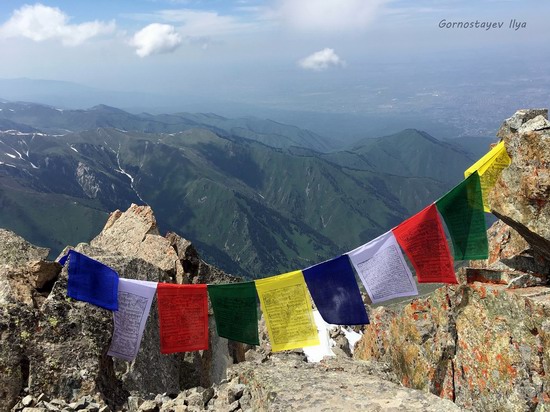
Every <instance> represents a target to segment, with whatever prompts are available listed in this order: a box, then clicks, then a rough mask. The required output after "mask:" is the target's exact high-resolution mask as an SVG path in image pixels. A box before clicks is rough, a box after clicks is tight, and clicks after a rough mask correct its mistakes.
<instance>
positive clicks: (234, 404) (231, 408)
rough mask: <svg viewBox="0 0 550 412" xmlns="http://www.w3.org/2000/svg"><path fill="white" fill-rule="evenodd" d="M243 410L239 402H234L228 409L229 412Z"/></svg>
mask: <svg viewBox="0 0 550 412" xmlns="http://www.w3.org/2000/svg"><path fill="white" fill-rule="evenodd" d="M240 408H241V405H240V404H239V401H235V402H233V403H232V404H231V405H229V407H228V408H227V409H226V410H227V412H234V411H236V410H238V409H240Z"/></svg>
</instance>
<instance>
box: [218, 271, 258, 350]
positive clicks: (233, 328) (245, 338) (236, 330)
mask: <svg viewBox="0 0 550 412" xmlns="http://www.w3.org/2000/svg"><path fill="white" fill-rule="evenodd" d="M208 296H210V302H212V309H213V310H214V317H215V319H216V330H217V332H218V335H219V336H221V337H224V338H227V339H231V340H234V341H237V342H243V343H247V344H249V345H259V344H260V341H259V338H258V304H257V295H256V285H255V284H254V282H242V283H228V284H223V285H208Z"/></svg>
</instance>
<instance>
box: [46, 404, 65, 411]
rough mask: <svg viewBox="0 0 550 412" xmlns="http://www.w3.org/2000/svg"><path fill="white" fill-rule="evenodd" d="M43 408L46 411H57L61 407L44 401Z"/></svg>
mask: <svg viewBox="0 0 550 412" xmlns="http://www.w3.org/2000/svg"><path fill="white" fill-rule="evenodd" d="M44 408H46V410H48V411H52V412H58V411H60V410H61V409H59V407H58V406H57V405H55V404H53V403H51V402H44Z"/></svg>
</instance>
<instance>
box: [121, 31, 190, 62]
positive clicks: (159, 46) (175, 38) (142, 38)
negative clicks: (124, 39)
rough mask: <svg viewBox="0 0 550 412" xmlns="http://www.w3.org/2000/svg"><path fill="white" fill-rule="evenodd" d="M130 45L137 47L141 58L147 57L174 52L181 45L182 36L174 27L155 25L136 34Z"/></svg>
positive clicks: (137, 52)
mask: <svg viewBox="0 0 550 412" xmlns="http://www.w3.org/2000/svg"><path fill="white" fill-rule="evenodd" d="M130 43H131V44H132V45H133V46H134V47H136V54H137V55H138V56H139V57H146V56H150V55H152V54H162V53H171V52H173V51H174V50H176V49H177V48H178V47H179V45H180V44H181V35H180V34H179V33H178V32H177V31H176V29H175V28H174V26H171V25H169V24H160V23H153V24H150V25H148V26H146V27H144V28H143V29H141V30H140V31H138V32H137V33H136V34H134V37H133V38H132V40H131V42H130Z"/></svg>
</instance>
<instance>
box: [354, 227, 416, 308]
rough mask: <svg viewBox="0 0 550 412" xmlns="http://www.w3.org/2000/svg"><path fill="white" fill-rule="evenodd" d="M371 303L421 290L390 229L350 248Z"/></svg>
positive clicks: (409, 294)
mask: <svg viewBox="0 0 550 412" xmlns="http://www.w3.org/2000/svg"><path fill="white" fill-rule="evenodd" d="M348 256H349V257H350V259H351V262H352V263H353V266H354V267H355V270H356V271H357V273H358V274H359V277H360V278H361V282H363V285H364V286H365V289H366V290H367V293H368V294H369V296H370V298H371V300H372V303H379V302H383V301H386V300H390V299H394V298H399V297H404V296H416V295H418V290H417V288H416V282H415V281H414V279H413V276H412V273H411V271H410V270H409V267H408V266H407V262H405V258H404V257H403V253H401V249H400V248H399V245H398V243H397V240H396V239H395V236H394V235H393V233H392V232H391V231H389V232H387V233H384V234H383V235H381V236H379V237H377V238H376V239H374V240H371V241H370V242H368V243H366V244H364V245H363V246H360V247H358V248H357V249H354V250H352V251H351V252H348Z"/></svg>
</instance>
